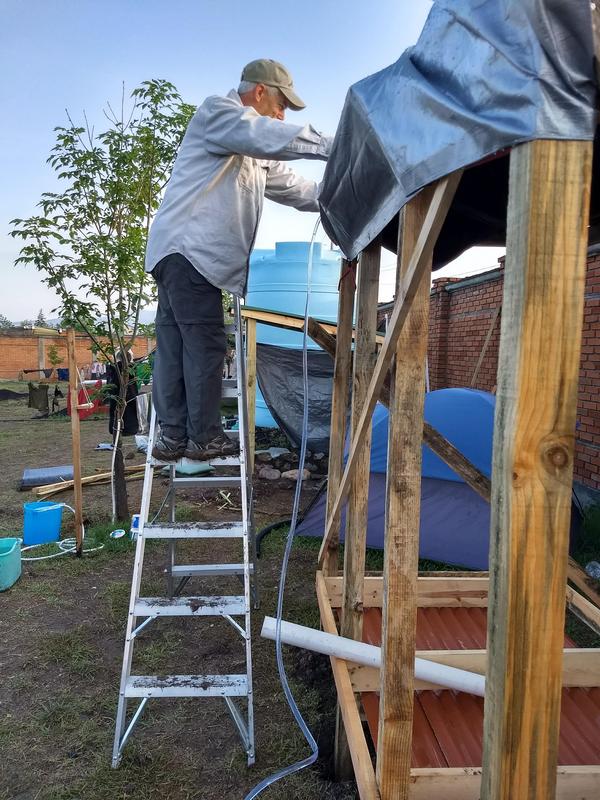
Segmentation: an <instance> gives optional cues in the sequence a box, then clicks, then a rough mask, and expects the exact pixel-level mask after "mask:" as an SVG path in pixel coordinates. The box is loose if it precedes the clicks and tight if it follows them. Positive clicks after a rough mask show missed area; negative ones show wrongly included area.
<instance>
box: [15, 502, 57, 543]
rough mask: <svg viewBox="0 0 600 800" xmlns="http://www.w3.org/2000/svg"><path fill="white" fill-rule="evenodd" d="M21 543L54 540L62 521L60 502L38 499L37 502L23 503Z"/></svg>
mask: <svg viewBox="0 0 600 800" xmlns="http://www.w3.org/2000/svg"><path fill="white" fill-rule="evenodd" d="M23 510H24V512H25V520H24V523H23V544H24V545H30V544H46V542H56V541H58V539H59V537H60V524H61V522H62V510H63V507H62V503H51V502H50V501H49V500H40V501H38V502H37V503H24V505H23Z"/></svg>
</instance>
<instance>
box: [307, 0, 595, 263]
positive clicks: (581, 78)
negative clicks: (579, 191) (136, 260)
mask: <svg viewBox="0 0 600 800" xmlns="http://www.w3.org/2000/svg"><path fill="white" fill-rule="evenodd" d="M595 99H596V81H595V74H594V44H593V34H592V17H591V8H590V2H589V0H568V2H565V0H438V2H436V3H434V6H433V8H432V10H431V12H430V14H429V17H428V19H427V21H426V23H425V26H424V27H423V31H422V33H421V36H420V37H419V40H418V42H417V44H416V45H415V46H414V47H411V48H409V49H408V50H406V51H405V52H404V53H403V55H402V56H401V57H400V58H399V59H398V61H397V62H396V63H395V64H392V65H391V66H389V67H387V68H385V69H383V70H381V71H380V72H378V73H376V74H374V75H371V76H369V77H367V78H365V79H363V80H361V81H359V82H358V83H356V84H354V85H353V86H351V87H350V89H349V91H348V94H347V97H346V102H345V106H344V109H343V112H342V116H341V119H340V123H339V126H338V130H337V133H336V137H335V141H334V145H333V150H332V153H331V156H330V159H329V161H328V163H327V169H326V172H325V179H324V183H323V188H322V191H321V195H320V203H321V218H322V221H323V225H324V227H325V229H326V231H327V233H328V234H329V236H330V237H331V238H332V239H333V240H334V241H335V242H337V243H338V244H339V245H340V247H341V249H342V251H343V252H344V254H345V256H346V257H347V258H354V257H356V256H357V255H358V253H359V252H360V251H361V250H363V249H364V247H365V246H366V245H367V244H369V242H371V241H372V240H373V239H374V238H375V237H376V236H377V235H378V234H379V233H381V232H382V231H384V235H383V244H384V245H385V246H386V247H390V248H391V249H393V250H395V249H396V243H395V233H396V223H395V222H392V224H391V226H389V225H388V224H389V223H390V221H392V220H393V218H394V217H395V215H396V214H397V212H398V211H399V210H400V209H401V208H402V206H403V205H404V204H405V203H406V202H407V200H408V199H409V198H410V197H411V196H412V195H414V194H416V193H417V192H418V191H419V189H421V188H423V187H424V186H425V185H427V184H428V183H431V182H432V181H434V180H436V179H438V178H440V177H442V176H444V175H447V174H449V173H451V172H454V171H455V170H457V169H460V168H463V167H466V166H468V165H472V164H476V163H477V162H479V161H481V160H482V159H486V158H487V157H490V156H494V155H495V154H497V153H498V151H502V150H504V149H505V148H509V147H510V146H512V145H515V144H518V143H521V142H526V141H531V140H534V139H578V140H592V139H593V138H594V132H595V126H596V114H595V110H594V104H595ZM507 160H508V159H507V158H506V157H504V158H497V159H494V160H491V161H487V162H485V163H484V164H482V165H481V167H479V166H478V167H476V168H474V169H473V170H469V171H467V172H466V173H465V175H464V176H463V179H462V181H461V185H460V187H459V190H458V192H457V195H456V197H455V200H454V203H453V206H452V208H451V209H450V212H449V215H448V218H447V221H446V224H445V225H444V228H443V229H442V232H441V235H440V238H439V240H438V246H437V247H436V251H435V253H434V265H435V266H442V265H443V264H444V263H446V262H447V261H449V260H450V259H451V258H454V257H455V256H456V255H458V254H459V253H460V252H461V251H462V250H464V249H465V248H466V247H469V246H471V245H472V244H476V243H480V244H504V228H505V212H506V178H507V174H508V170H507V163H506V162H507ZM597 161H598V159H596V162H597ZM471 173H472V174H471ZM594 207H595V203H594V201H592V208H593V209H594ZM592 221H594V214H592ZM386 226H388V228H387V230H386ZM592 241H595V239H592Z"/></svg>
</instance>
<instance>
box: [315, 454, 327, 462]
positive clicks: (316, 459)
mask: <svg viewBox="0 0 600 800" xmlns="http://www.w3.org/2000/svg"><path fill="white" fill-rule="evenodd" d="M324 458H325V453H314V454H313V457H312V460H313V461H322V459H324Z"/></svg>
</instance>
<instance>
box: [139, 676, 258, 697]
mask: <svg viewBox="0 0 600 800" xmlns="http://www.w3.org/2000/svg"><path fill="white" fill-rule="evenodd" d="M247 694H248V679H247V677H246V675H164V676H159V675H130V676H129V679H128V680H127V683H126V685H125V697H245V696H246V695H247Z"/></svg>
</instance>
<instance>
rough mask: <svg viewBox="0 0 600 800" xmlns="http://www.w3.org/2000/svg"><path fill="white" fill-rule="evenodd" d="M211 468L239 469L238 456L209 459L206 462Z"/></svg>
mask: <svg viewBox="0 0 600 800" xmlns="http://www.w3.org/2000/svg"><path fill="white" fill-rule="evenodd" d="M208 463H209V464H210V466H211V467H239V466H240V457H239V456H220V457H219V458H211V460H210V461H209V462H208Z"/></svg>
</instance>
